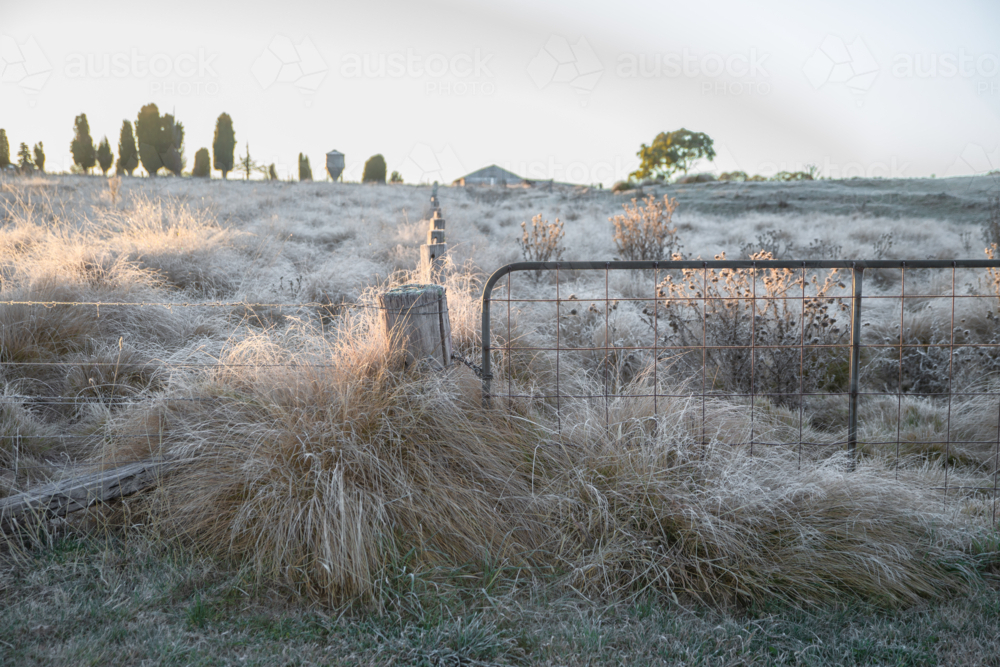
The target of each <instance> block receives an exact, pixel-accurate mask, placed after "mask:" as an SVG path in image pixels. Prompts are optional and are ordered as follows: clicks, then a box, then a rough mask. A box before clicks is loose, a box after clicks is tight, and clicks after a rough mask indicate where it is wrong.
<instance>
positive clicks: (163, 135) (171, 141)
mask: <svg viewBox="0 0 1000 667" xmlns="http://www.w3.org/2000/svg"><path fill="white" fill-rule="evenodd" d="M156 149H157V151H158V152H159V154H160V161H161V162H163V166H164V167H166V168H167V170H168V171H170V173H172V174H173V175H174V176H180V175H181V171H182V170H183V168H184V155H183V151H184V125H183V124H182V123H178V122H177V121H176V120H174V117H173V116H172V115H170V114H164V115H163V118H161V119H160V136H159V140H158V141H157V146H156Z"/></svg>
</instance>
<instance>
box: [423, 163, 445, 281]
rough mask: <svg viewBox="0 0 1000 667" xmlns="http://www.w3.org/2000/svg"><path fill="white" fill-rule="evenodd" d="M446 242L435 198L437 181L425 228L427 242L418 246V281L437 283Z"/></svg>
mask: <svg viewBox="0 0 1000 667" xmlns="http://www.w3.org/2000/svg"><path fill="white" fill-rule="evenodd" d="M447 252H448V244H447V243H445V238H444V218H443V217H442V216H441V206H440V205H439V204H438V198H437V182H435V183H434V190H433V191H432V192H431V219H430V225H429V228H428V230H427V243H425V244H424V245H422V246H420V281H421V282H424V283H428V284H433V283H437V282H439V281H440V278H441V265H442V261H443V258H444V255H445V253H447Z"/></svg>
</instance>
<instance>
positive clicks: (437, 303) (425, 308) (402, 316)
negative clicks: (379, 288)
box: [378, 246, 451, 368]
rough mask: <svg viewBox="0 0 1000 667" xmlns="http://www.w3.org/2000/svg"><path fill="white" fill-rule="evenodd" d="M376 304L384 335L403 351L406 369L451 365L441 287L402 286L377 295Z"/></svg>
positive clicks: (443, 293)
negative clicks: (425, 362) (423, 364)
mask: <svg viewBox="0 0 1000 667" xmlns="http://www.w3.org/2000/svg"><path fill="white" fill-rule="evenodd" d="M425 247H426V246H425ZM378 300H379V306H380V307H381V309H382V323H383V326H384V327H385V332H386V334H387V335H389V336H390V337H392V338H393V340H395V341H397V342H398V344H400V345H402V346H403V347H404V349H405V350H406V365H407V366H411V365H412V364H414V363H416V362H418V361H420V360H422V359H431V360H433V363H434V364H435V365H436V366H440V367H442V368H446V367H448V366H449V365H450V364H451V320H449V318H448V296H447V295H446V294H445V289H444V287H442V286H441V285H404V286H402V287H397V288H395V289H391V290H389V291H388V292H384V293H382V294H380V295H379V297H378Z"/></svg>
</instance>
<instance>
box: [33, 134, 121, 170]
mask: <svg viewBox="0 0 1000 667" xmlns="http://www.w3.org/2000/svg"><path fill="white" fill-rule="evenodd" d="M35 162H36V163H37V162H38V161H37V160H35ZM138 166H139V151H137V150H136V148H135V135H134V134H132V123H131V122H130V121H127V120H123V121H122V129H121V132H120V133H119V134H118V167H117V169H116V171H117V172H118V173H119V174H128V175H129V176H131V175H132V172H133V171H135V169H136V167H138Z"/></svg>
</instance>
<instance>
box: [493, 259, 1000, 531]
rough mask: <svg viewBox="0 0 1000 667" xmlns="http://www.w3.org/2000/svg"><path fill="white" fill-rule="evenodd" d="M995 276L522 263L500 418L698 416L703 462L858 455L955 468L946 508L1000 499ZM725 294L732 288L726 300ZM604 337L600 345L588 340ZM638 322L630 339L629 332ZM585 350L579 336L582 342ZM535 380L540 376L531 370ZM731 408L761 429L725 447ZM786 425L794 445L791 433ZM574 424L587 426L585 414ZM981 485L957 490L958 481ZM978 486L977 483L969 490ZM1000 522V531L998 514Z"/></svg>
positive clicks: (511, 300) (506, 343)
mask: <svg viewBox="0 0 1000 667" xmlns="http://www.w3.org/2000/svg"><path fill="white" fill-rule="evenodd" d="M998 267H1000V263H998V262H995V261H992V260H955V261H951V260H914V261H775V260H757V261H754V260H747V261H743V260H716V261H662V262H521V263H517V264H512V265H508V266H506V267H503V268H501V269H500V270H498V271H496V272H495V273H494V274H493V275H492V276H491V277H490V279H489V280H488V281H487V283H486V285H485V287H484V290H483V303H482V306H483V323H482V329H481V337H482V348H483V349H482V366H483V400H484V403H485V404H487V405H491V406H494V407H500V406H503V407H506V408H507V409H509V410H514V409H515V408H517V407H518V406H521V407H522V409H523V407H524V406H525V405H530V406H531V409H534V410H541V411H546V412H548V413H549V414H550V415H551V416H552V417H553V420H554V423H555V424H556V428H557V430H558V431H559V433H560V434H561V432H562V430H563V419H564V415H565V414H567V413H568V411H567V407H568V406H570V405H573V406H574V407H579V406H580V405H581V403H582V404H587V405H589V406H590V408H591V412H590V413H589V414H591V415H593V414H598V415H603V420H604V426H605V427H611V426H613V425H614V423H613V422H614V417H613V416H612V414H613V413H614V412H615V411H614V410H612V406H620V405H621V403H622V401H630V400H631V401H643V400H644V401H647V402H648V401H651V402H652V412H653V414H654V415H656V416H657V417H659V416H660V415H663V414H664V412H665V411H668V410H671V409H674V410H676V409H677V405H678V402H680V403H681V404H683V406H684V414H685V419H688V420H692V419H693V420H696V421H700V424H694V425H693V428H689V429H688V430H687V432H688V433H690V434H692V443H691V444H705V443H708V442H709V441H713V442H715V443H716V444H729V445H733V446H745V447H748V448H749V450H750V451H751V453H752V452H753V450H754V449H755V448H760V447H794V448H795V450H796V451H797V453H798V456H799V460H800V462H801V460H802V458H803V456H823V455H824V454H825V453H831V452H833V451H836V450H842V449H846V450H848V452H849V455H850V457H851V461H852V465H853V462H854V461H855V460H856V458H857V457H858V456H866V455H881V456H884V457H886V458H887V459H888V460H889V461H890V464H891V465H893V466H894V467H896V469H897V471H898V470H899V467H900V466H901V465H902V464H903V462H904V461H905V460H909V461H910V462H913V461H914V460H917V461H923V462H925V463H930V464H933V465H940V466H941V467H942V468H943V483H942V485H941V486H940V487H935V488H940V489H941V490H942V491H943V492H944V494H945V495H947V494H949V493H951V492H955V493H967V494H970V495H975V494H984V495H986V496H987V497H989V498H990V499H995V498H996V492H997V489H998V464H1000V312H998V305H1000V301H998V295H1000V292H998V290H997V288H998V285H1000V281H998V276H1000V274H998V272H997V270H998ZM720 283H721V284H720ZM584 319H585V320H587V324H586V325H585V326H584V327H583V328H588V327H589V332H588V333H589V335H584V336H581V335H579V329H580V328H581V324H580V322H581V321H582V320H584ZM624 320H627V322H626V323H625V324H622V322H623V321H624ZM574 332H576V333H574ZM532 369H534V370H532ZM720 402H721V403H725V404H728V405H730V406H734V407H735V408H737V409H740V410H742V411H743V413H744V414H745V415H747V416H748V418H749V432H748V433H747V434H746V437H745V438H741V439H740V441H739V442H723V443H719V442H718V440H717V438H716V436H715V435H714V434H713V431H712V418H711V413H712V411H713V409H714V408H716V407H717V406H718V405H720ZM776 413H780V417H781V419H782V420H783V421H782V423H783V424H784V428H780V429H779V428H774V427H773V424H774V418H773V417H774V415H775V414H776ZM574 414H579V412H578V411H577V412H575V413H574ZM959 465H961V466H964V469H965V470H968V469H970V468H971V469H975V470H976V471H977V474H978V476H977V479H978V480H979V481H978V482H977V483H976V484H974V485H972V486H969V485H968V484H961V483H958V482H954V481H952V479H951V477H952V475H951V474H950V473H951V471H953V470H954V469H955V467H956V466H959ZM963 479H967V477H966V478H963ZM991 504H992V505H993V513H994V517H993V518H994V520H996V503H995V502H993V503H991Z"/></svg>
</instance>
